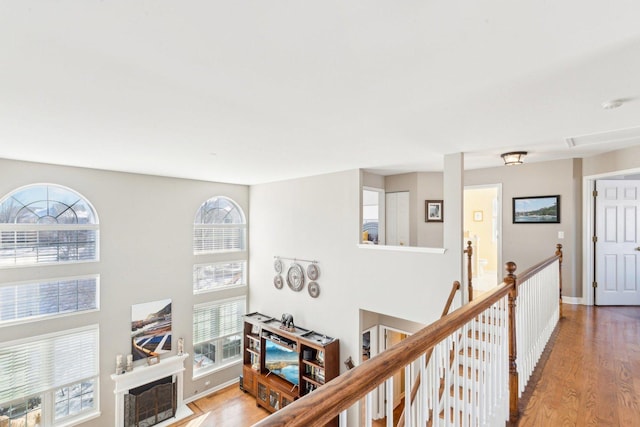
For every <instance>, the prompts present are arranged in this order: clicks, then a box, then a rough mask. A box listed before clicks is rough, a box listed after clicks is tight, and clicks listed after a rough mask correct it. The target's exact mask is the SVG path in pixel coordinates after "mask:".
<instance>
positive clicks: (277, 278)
mask: <svg viewBox="0 0 640 427" xmlns="http://www.w3.org/2000/svg"><path fill="white" fill-rule="evenodd" d="M282 285H284V280H283V279H282V276H281V275H279V274H276V276H275V277H274V278H273V286H275V287H276V288H277V289H282Z"/></svg>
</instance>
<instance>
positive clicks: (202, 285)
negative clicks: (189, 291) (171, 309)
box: [193, 261, 247, 293]
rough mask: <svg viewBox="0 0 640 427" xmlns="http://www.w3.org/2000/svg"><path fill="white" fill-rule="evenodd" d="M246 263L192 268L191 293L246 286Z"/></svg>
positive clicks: (238, 262)
mask: <svg viewBox="0 0 640 427" xmlns="http://www.w3.org/2000/svg"><path fill="white" fill-rule="evenodd" d="M246 271H247V262H246V261H235V262H219V263H215V264H202V265H195V266H194V267H193V292H194V293H201V292H208V291H212V290H216V289H223V288H228V287H230V286H242V285H246V284H247V280H246V277H247V273H246Z"/></svg>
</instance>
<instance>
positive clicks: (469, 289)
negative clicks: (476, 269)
mask: <svg viewBox="0 0 640 427" xmlns="http://www.w3.org/2000/svg"><path fill="white" fill-rule="evenodd" d="M462 252H464V253H465V254H467V293H468V294H469V302H471V301H473V268H472V262H471V257H472V256H473V248H472V247H471V240H467V249H465V250H464V251H462ZM476 256H477V255H476Z"/></svg>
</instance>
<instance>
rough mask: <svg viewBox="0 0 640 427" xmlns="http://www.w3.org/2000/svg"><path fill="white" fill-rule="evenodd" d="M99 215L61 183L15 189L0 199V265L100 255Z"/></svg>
mask: <svg viewBox="0 0 640 427" xmlns="http://www.w3.org/2000/svg"><path fill="white" fill-rule="evenodd" d="M98 229H99V227H98V216H97V215H96V213H95V211H94V209H93V207H92V206H91V204H90V203H89V202H88V201H87V200H86V199H84V198H83V197H82V196H81V195H79V194H78V193H76V192H75V191H73V190H71V189H69V188H65V187H62V186H59V185H53V184H36V185H30V186H26V187H22V188H19V189H17V190H15V191H14V192H12V193H11V194H9V195H7V196H6V197H4V198H3V199H2V200H0V267H7V266H15V265H30V264H46V263H61V262H78V261H93V260H96V259H98V255H99V254H98V247H99V245H98V235H99V232H98Z"/></svg>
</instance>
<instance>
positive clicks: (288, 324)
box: [280, 313, 296, 331]
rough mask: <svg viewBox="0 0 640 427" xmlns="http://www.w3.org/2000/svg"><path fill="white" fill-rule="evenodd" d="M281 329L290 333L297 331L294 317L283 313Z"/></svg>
mask: <svg viewBox="0 0 640 427" xmlns="http://www.w3.org/2000/svg"><path fill="white" fill-rule="evenodd" d="M280 327H281V328H282V329H285V330H288V331H291V330H294V331H295V329H296V327H295V325H294V324H293V316H292V315H291V314H289V313H282V318H281V319H280Z"/></svg>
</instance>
